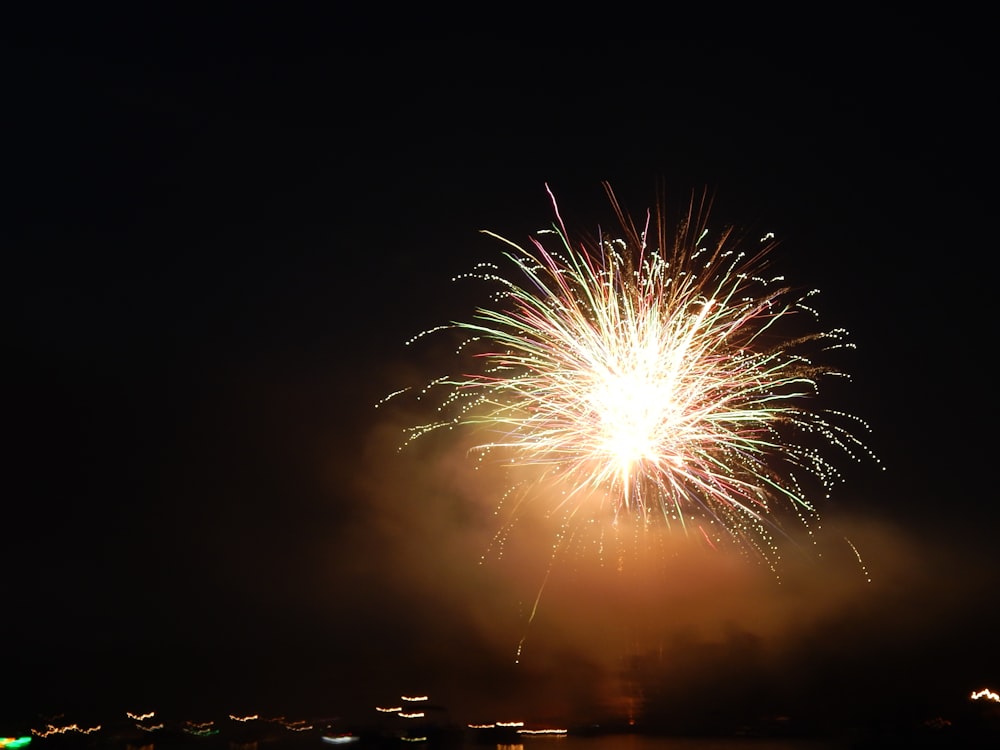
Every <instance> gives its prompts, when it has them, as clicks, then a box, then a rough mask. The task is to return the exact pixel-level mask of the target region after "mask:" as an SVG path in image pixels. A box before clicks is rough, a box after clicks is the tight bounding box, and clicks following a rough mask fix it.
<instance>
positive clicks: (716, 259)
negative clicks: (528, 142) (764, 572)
mask: <svg viewBox="0 0 1000 750" xmlns="http://www.w3.org/2000/svg"><path fill="white" fill-rule="evenodd" d="M605 188H606V190H607V193H608V197H609V198H610V201H611V206H612V207H613V209H614V212H615V214H616V216H617V219H618V222H619V224H620V227H621V232H620V236H614V237H612V236H608V235H605V234H602V233H600V231H598V234H597V236H596V238H594V239H591V240H582V241H575V240H573V239H571V237H570V235H569V233H568V232H567V230H566V227H565V225H564V223H563V220H562V218H561V216H560V214H559V208H558V206H557V205H556V202H555V199H554V198H552V205H553V209H554V212H555V222H554V223H553V226H552V228H551V229H550V230H548V231H547V232H542V233H539V234H540V235H546V234H547V235H548V236H549V237H550V238H551V239H552V240H553V241H552V242H551V243H550V244H551V245H552V246H554V249H548V248H547V247H546V246H544V245H543V244H542V242H541V241H540V240H539V239H536V238H532V239H531V245H530V247H529V248H523V247H521V246H519V245H517V244H515V243H513V242H511V241H509V240H506V239H504V238H502V237H499V236H498V235H495V234H493V233H492V232H485V233H486V234H488V235H490V236H492V237H495V238H496V239H498V240H500V241H501V242H502V243H504V245H505V246H506V249H505V251H504V252H503V257H504V259H505V262H506V264H507V270H506V271H504V270H503V268H502V267H501V266H499V265H495V264H490V263H482V264H480V265H479V266H477V267H476V269H475V270H474V271H473V272H472V273H469V274H466V275H464V276H462V277H459V278H469V277H472V278H479V279H482V280H484V281H486V282H488V283H489V284H491V285H495V286H496V288H497V290H498V291H497V292H496V293H495V294H493V296H492V297H491V300H492V304H491V305H489V306H484V307H481V308H480V309H478V310H477V311H476V313H475V314H474V316H473V317H472V320H470V321H468V322H454V323H452V324H450V325H446V326H440V327H438V328H435V329H432V330H431V331H425V332H424V333H422V334H420V335H418V336H416V337H414V339H412V340H411V342H410V343H413V342H415V341H417V340H418V339H421V338H422V337H423V336H424V335H426V334H429V333H433V332H437V331H441V330H457V331H459V332H460V333H461V334H463V335H464V336H463V337H464V344H463V345H462V346H461V347H460V348H459V352H458V353H459V361H461V362H463V366H464V367H467V368H468V374H463V375H460V376H444V377H440V378H437V379H435V380H433V381H431V382H430V383H429V384H427V385H426V386H425V387H424V388H423V390H422V391H420V395H421V397H426V396H428V395H430V396H435V395H436V396H438V397H439V399H440V400H439V402H438V414H439V415H440V418H439V419H438V420H436V421H432V422H430V423H427V424H422V425H417V426H414V427H412V428H410V430H409V434H408V438H407V440H406V442H407V443H408V442H410V441H413V440H416V439H418V438H420V437H421V436H423V435H426V434H428V433H432V432H435V431H437V430H440V429H442V428H453V427H456V426H460V425H464V426H468V427H472V428H478V429H477V430H476V431H475V432H474V433H473V434H474V435H475V438H476V439H477V440H478V441H480V442H478V443H477V444H476V446H475V447H474V451H475V452H477V453H480V454H487V453H494V454H495V455H497V456H498V457H502V460H503V461H505V462H508V463H511V464H515V465H517V464H527V465H533V466H536V467H539V469H540V474H541V475H542V477H543V481H545V482H546V483H550V484H551V485H552V486H553V487H557V488H559V491H557V492H554V493H553V492H546V493H544V494H545V495H546V496H547V497H548V498H551V497H553V496H555V497H557V498H558V499H557V500H555V501H551V500H550V501H549V502H550V506H551V507H550V508H549V510H550V511H551V512H552V513H555V514H559V513H561V514H563V517H564V518H565V520H566V522H567V523H569V522H570V521H572V520H574V519H575V520H576V521H580V520H581V519H582V518H583V517H584V516H585V517H586V518H587V520H592V519H593V518H596V517H600V516H601V515H603V516H604V517H606V518H608V519H610V520H612V521H613V522H615V523H618V522H622V521H623V520H625V519H631V520H632V521H637V522H638V524H639V525H640V526H643V527H647V528H648V527H650V526H653V525H660V526H665V527H666V528H678V529H683V530H685V531H690V530H692V529H697V530H698V531H699V532H700V535H701V536H702V537H703V538H704V539H705V540H707V541H708V542H709V543H710V544H712V545H713V546H716V545H717V544H718V543H720V542H734V541H735V542H738V543H739V545H740V546H741V547H744V548H745V547H746V546H747V545H749V546H750V547H752V548H753V549H756V550H757V551H758V552H760V553H762V554H764V556H765V557H768V556H770V555H771V554H772V553H773V539H774V535H773V532H774V531H775V530H776V529H778V528H779V527H780V522H779V519H780V517H781V516H782V515H786V514H787V513H788V512H789V511H790V512H791V513H792V516H793V517H797V518H798V519H800V520H802V521H803V522H806V523H809V522H810V521H811V519H813V518H814V505H813V502H812V501H811V500H810V499H807V496H808V495H812V494H814V492H819V493H820V494H822V495H824V496H825V495H828V494H829V491H830V488H831V487H832V486H833V485H834V484H836V483H837V482H839V481H840V479H841V474H840V472H839V471H838V469H837V461H836V460H834V459H835V458H836V457H840V458H849V459H851V460H858V459H860V458H863V457H865V456H868V457H871V458H874V456H872V454H871V452H870V451H869V450H868V449H867V448H866V447H865V445H864V444H863V443H862V442H861V441H860V440H859V439H858V438H857V437H855V435H854V433H853V432H852V430H853V429H857V428H858V427H859V426H860V427H861V428H862V429H864V430H867V427H866V426H865V425H864V423H862V422H861V421H860V420H858V419H857V418H855V417H852V416H851V415H849V414H846V413H843V412H837V411H826V410H816V411H814V410H812V409H810V404H815V403H816V402H817V397H818V387H819V380H820V379H821V378H824V377H827V376H840V377H846V375H845V374H844V373H843V372H841V371H839V370H838V369H836V368H833V367H829V366H826V365H824V364H822V363H821V362H820V361H818V360H817V358H820V359H822V358H823V357H825V356H826V355H827V354H828V353H829V352H830V351H832V350H835V349H840V348H853V344H851V343H850V342H849V341H848V335H847V332H846V331H844V330H843V329H832V330H825V331H822V332H816V330H815V327H816V324H817V323H818V316H817V315H816V312H815V310H814V309H813V308H812V307H811V306H810V305H809V304H808V301H809V298H810V297H812V296H814V295H815V294H816V293H817V292H816V290H813V291H810V292H807V293H804V294H801V293H796V292H794V291H793V290H792V289H791V288H790V287H788V286H787V285H785V284H784V283H783V281H782V279H781V277H765V276H764V272H765V270H766V267H767V263H766V256H767V254H768V252H769V251H770V250H771V248H772V247H773V246H774V243H773V241H772V240H771V237H770V236H768V237H766V238H764V239H763V240H761V242H760V243H759V244H758V246H756V247H754V248H753V249H752V250H751V251H749V252H748V251H746V250H744V249H742V248H741V247H740V243H739V242H737V241H736V240H735V239H734V236H733V232H732V231H731V230H727V231H725V232H723V233H722V234H721V235H720V236H718V237H716V238H710V235H709V233H708V230H707V229H706V220H707V214H708V209H709V201H708V200H707V199H706V198H705V197H702V199H701V200H700V201H698V200H692V202H691V205H690V207H689V209H688V211H687V214H686V216H684V217H682V219H681V220H680V221H678V222H677V223H676V227H675V228H674V229H673V231H670V229H669V227H668V220H667V217H666V215H665V212H664V211H663V210H662V207H658V209H657V211H656V212H653V213H650V212H647V215H646V222H645V225H644V227H643V228H642V230H641V231H640V230H639V229H637V227H636V225H635V224H634V223H633V221H632V219H631V218H629V216H628V215H627V214H625V212H624V211H623V210H622V208H621V207H620V205H619V203H618V201H617V200H616V198H615V196H614V194H613V192H612V191H611V189H610V188H609V187H608V186H605ZM550 197H551V192H550ZM651 245H655V246H652V247H651ZM393 395H397V394H393ZM595 498H597V500H595Z"/></svg>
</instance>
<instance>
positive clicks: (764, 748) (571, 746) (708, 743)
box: [484, 734, 843, 750]
mask: <svg viewBox="0 0 1000 750" xmlns="http://www.w3.org/2000/svg"><path fill="white" fill-rule="evenodd" d="M840 747H843V745H841V744H837V743H835V742H832V741H819V740H807V739H788V738H684V737H650V736H644V735H635V734H620V735H602V736H599V737H574V736H567V737H558V738H556V737H551V738H544V739H531V740H528V741H526V742H524V743H523V744H515V745H497V746H496V749H495V750H835V749H836V748H840ZM484 750H492V749H491V748H489V747H488V746H487V747H486V748H484Z"/></svg>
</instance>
